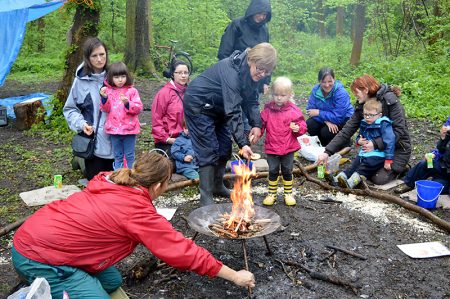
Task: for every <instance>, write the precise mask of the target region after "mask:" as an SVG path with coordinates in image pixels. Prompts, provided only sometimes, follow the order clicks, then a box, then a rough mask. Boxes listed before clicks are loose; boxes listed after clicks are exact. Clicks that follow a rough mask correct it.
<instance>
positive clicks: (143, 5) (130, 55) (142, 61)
mask: <svg viewBox="0 0 450 299" xmlns="http://www.w3.org/2000/svg"><path fill="white" fill-rule="evenodd" d="M149 14H150V9H149V0H128V1H127V9H126V17H127V21H126V32H127V38H126V48H125V63H126V64H127V66H128V68H129V69H130V70H131V71H132V72H136V71H139V72H140V73H147V74H148V73H150V74H153V73H155V66H154V65H153V61H152V60H151V58H150V24H149Z"/></svg>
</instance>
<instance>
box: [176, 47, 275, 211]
mask: <svg viewBox="0 0 450 299" xmlns="http://www.w3.org/2000/svg"><path fill="white" fill-rule="evenodd" d="M276 61H277V52H276V50H275V48H274V47H273V46H272V45H271V44H269V43H261V44H258V45H256V46H255V47H253V48H250V49H247V50H245V51H243V52H239V51H236V52H235V53H233V55H231V56H230V57H228V58H225V59H223V60H220V61H219V62H218V63H216V64H215V65H213V66H212V67H210V68H209V69H207V70H206V71H204V72H203V73H202V74H200V75H199V76H198V77H197V78H195V79H194V80H193V81H192V82H191V83H190V84H189V86H188V88H187V90H186V93H185V95H184V101H183V107H184V114H185V120H186V124H187V126H188V128H189V132H190V135H191V139H192V146H193V148H194V152H195V154H196V157H197V161H198V165H199V175H200V205H202V206H204V205H208V204H212V203H213V198H212V196H213V194H214V195H220V196H229V193H230V191H229V190H228V189H227V188H225V186H224V185H223V175H224V172H225V165H226V163H227V161H228V159H229V158H230V156H231V146H232V139H231V137H233V139H234V140H235V142H236V143H237V145H238V147H239V148H240V149H241V151H242V154H243V155H244V157H246V158H250V156H251V155H252V154H253V152H252V150H251V148H250V141H251V142H252V143H253V144H254V143H256V142H257V141H258V139H259V138H260V137H261V127H262V122H261V117H260V111H259V102H258V100H259V93H258V82H259V81H260V80H262V79H264V78H265V77H267V76H269V75H270V74H271V73H272V70H273V69H274V68H275V65H276ZM243 112H244V113H245V114H246V115H247V117H248V119H249V123H250V126H251V128H252V129H251V131H250V134H249V135H248V136H245V134H244V124H243V121H242V113H243Z"/></svg>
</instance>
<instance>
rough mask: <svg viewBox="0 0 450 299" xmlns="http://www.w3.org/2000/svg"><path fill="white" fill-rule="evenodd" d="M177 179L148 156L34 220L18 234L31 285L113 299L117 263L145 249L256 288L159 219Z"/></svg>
mask: <svg viewBox="0 0 450 299" xmlns="http://www.w3.org/2000/svg"><path fill="white" fill-rule="evenodd" d="M171 174H172V166H171V162H170V160H169V159H167V158H166V157H164V156H163V155H160V154H157V153H154V152H153V153H144V154H142V155H140V157H138V159H137V160H136V161H135V163H134V165H133V168H132V169H128V168H122V169H118V170H116V171H115V172H102V173H100V174H98V175H97V176H96V177H94V178H93V179H92V180H91V181H90V182H89V184H88V186H87V187H86V189H84V190H83V191H81V192H77V193H74V194H73V195H71V196H69V197H68V198H67V199H65V200H58V201H54V202H52V203H50V204H48V205H46V206H45V207H43V208H41V209H40V210H38V211H37V212H36V213H34V214H33V215H32V216H31V217H30V218H29V219H28V220H26V221H25V223H24V224H23V225H22V226H21V227H20V228H19V229H18V230H17V232H16V234H15V235H14V240H13V243H14V244H13V248H12V261H13V265H14V268H15V269H16V270H17V272H18V273H19V274H20V275H21V277H23V278H25V279H26V280H27V282H28V283H31V282H32V281H33V280H34V278H36V277H44V278H45V279H46V280H47V281H48V282H49V284H50V287H51V292H52V297H53V298H62V296H63V292H64V291H66V292H67V293H68V295H69V297H70V298H71V299H77V298H110V297H109V295H108V294H109V293H112V292H114V291H115V290H116V289H118V288H119V287H120V285H121V284H122V276H121V274H120V273H119V271H118V270H117V269H116V268H115V267H114V264H115V263H117V262H118V261H120V260H122V259H123V258H125V257H126V256H128V255H129V254H131V253H132V252H133V251H134V249H135V247H136V246H137V245H138V244H139V243H141V244H143V245H144V246H145V247H147V249H148V250H149V251H151V252H152V253H153V254H154V255H155V256H156V257H158V258H159V259H161V260H162V261H164V262H166V263H167V264H168V265H170V266H172V267H175V268H177V269H181V270H190V271H193V272H195V273H197V274H200V275H208V276H209V277H216V276H217V277H221V278H224V279H226V280H229V281H232V282H234V283H235V284H236V285H239V286H242V287H254V286H255V279H254V276H253V274H252V273H250V272H248V271H246V270H240V271H235V270H232V269H231V268H229V267H227V266H226V265H224V264H222V263H221V262H220V261H218V260H217V259H215V258H214V257H213V256H212V255H211V253H209V252H208V251H207V250H206V249H204V248H202V247H199V246H197V245H196V244H195V243H194V242H193V241H192V240H190V239H187V238H185V237H184V236H183V235H182V234H181V233H180V232H178V231H176V230H175V229H174V228H173V227H172V225H171V224H170V223H169V222H168V221H167V220H166V219H165V218H164V217H163V216H161V215H160V214H158V213H157V212H156V208H155V207H154V205H153V201H154V200H155V199H156V198H157V197H158V196H159V195H160V194H162V193H163V192H164V191H165V190H166V188H167V185H168V182H169V179H170V176H171Z"/></svg>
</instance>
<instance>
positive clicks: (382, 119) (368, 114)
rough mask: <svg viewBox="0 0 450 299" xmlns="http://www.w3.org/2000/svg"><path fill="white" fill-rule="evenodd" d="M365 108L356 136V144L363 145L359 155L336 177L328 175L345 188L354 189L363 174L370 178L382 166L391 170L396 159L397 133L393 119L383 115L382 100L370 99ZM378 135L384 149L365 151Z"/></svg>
mask: <svg viewBox="0 0 450 299" xmlns="http://www.w3.org/2000/svg"><path fill="white" fill-rule="evenodd" d="M363 109H364V110H363V111H364V112H363V113H364V119H363V120H362V121H361V124H360V127H359V136H358V138H356V144H357V145H358V146H361V149H360V151H359V154H358V157H356V158H355V160H353V163H352V165H351V167H350V168H349V169H347V170H345V171H342V172H340V173H339V174H338V175H337V176H336V177H332V175H328V178H329V179H330V180H331V181H332V182H334V183H336V182H337V183H338V184H339V185H340V186H341V187H343V188H350V189H353V188H354V187H356V186H357V185H358V184H359V183H360V182H361V175H363V176H365V177H366V178H370V177H371V176H373V175H374V174H375V173H376V172H377V171H378V170H379V169H380V168H381V167H384V168H385V169H386V170H390V169H391V164H392V162H393V159H394V149H395V135H394V131H393V129H392V121H391V120H390V119H389V118H387V117H386V116H382V109H383V108H382V104H381V102H379V101H377V100H369V101H367V102H366V103H365V104H364V107H363ZM378 137H381V138H382V140H383V143H384V151H380V150H378V149H374V150H372V151H369V152H367V151H365V150H364V145H365V144H366V143H367V142H369V141H370V140H373V139H375V138H378ZM330 176H331V178H330Z"/></svg>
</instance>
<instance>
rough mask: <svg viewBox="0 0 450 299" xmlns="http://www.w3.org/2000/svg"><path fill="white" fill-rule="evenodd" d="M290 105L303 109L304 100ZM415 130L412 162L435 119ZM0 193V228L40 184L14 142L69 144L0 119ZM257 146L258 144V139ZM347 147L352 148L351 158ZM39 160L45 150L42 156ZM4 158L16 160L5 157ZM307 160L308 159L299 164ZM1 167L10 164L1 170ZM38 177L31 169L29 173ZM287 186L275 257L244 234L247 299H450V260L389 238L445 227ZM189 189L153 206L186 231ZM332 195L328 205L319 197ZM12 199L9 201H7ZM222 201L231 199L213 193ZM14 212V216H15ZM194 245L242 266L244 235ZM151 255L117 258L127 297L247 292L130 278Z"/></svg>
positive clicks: (186, 276)
mask: <svg viewBox="0 0 450 299" xmlns="http://www.w3.org/2000/svg"><path fill="white" fill-rule="evenodd" d="M136 86H137V89H138V90H139V91H140V93H141V97H142V99H143V100H144V107H145V111H144V112H143V115H142V116H141V122H145V123H147V124H150V121H151V120H150V111H149V109H150V106H151V99H152V97H153V95H154V94H155V92H156V91H157V90H158V89H159V88H160V87H161V86H162V84H161V83H160V82H154V81H149V80H142V79H139V80H137V81H136ZM56 88H57V85H56V84H48V83H38V84H21V83H20V82H14V81H6V84H5V85H4V86H3V87H1V88H0V98H5V97H10V96H17V95H22V94H27V93H32V92H47V93H53V92H54V91H55V89H56ZM297 104H299V105H300V106H302V107H304V105H305V101H304V100H302V99H300V100H299V101H298V102H297ZM408 124H409V128H410V132H411V135H412V138H413V145H414V154H413V157H412V161H411V164H414V163H415V161H416V160H418V159H421V157H422V155H423V153H424V152H425V151H426V150H429V149H431V148H433V147H434V144H435V141H436V139H437V135H436V133H435V132H438V129H437V128H438V126H437V124H430V123H428V122H427V121H420V120H415V119H409V122H408ZM0 141H1V145H0V154H1V155H2V158H1V162H0V166H1V167H2V168H3V169H2V171H1V172H2V174H1V175H0V176H1V180H0V194H1V196H2V197H4V198H6V197H8V198H13V199H14V200H15V204H16V205H18V207H17V208H15V210H13V211H9V210H7V206H8V204H9V203H8V201H1V202H0V203H1V206H0V212H2V211H5V210H6V211H8V213H10V214H8V213H7V214H6V215H5V213H0V226H1V227H4V226H6V225H7V224H8V223H11V222H12V221H15V220H17V219H18V218H20V217H22V216H26V215H30V214H31V213H32V212H33V211H34V210H35V209H36V208H30V207H27V206H25V204H23V203H22V204H20V203H19V204H18V203H17V202H18V201H19V197H18V194H19V193H20V192H23V191H29V190H32V189H36V188H41V187H43V185H41V184H40V183H37V182H36V180H33V179H30V174H29V172H31V171H32V169H33V167H32V165H33V163H35V162H36V161H38V159H39V157H38V158H36V157H34V158H33V157H31V158H30V157H26V156H25V157H24V156H21V155H19V154H18V153H17V152H15V151H14V150H12V149H13V148H14V147H21V148H25V149H30V150H34V151H36V152H37V153H41V154H42V156H43V157H44V158H45V156H48V153H49V152H55V151H56V150H58V149H61V148H67V147H68V146H69V145H68V144H66V143H58V142H49V141H47V140H45V137H42V136H33V137H31V136H28V135H26V134H24V133H23V132H20V131H17V130H16V129H15V128H14V126H13V125H12V124H10V125H8V126H6V127H0ZM149 143H150V137H149V132H148V131H145V132H144V133H143V134H142V136H140V137H139V141H138V145H139V147H140V148H141V149H142V148H145V146H147V145H148V144H149ZM257 151H259V152H262V148H261V144H260V145H259V146H258V148H257ZM353 155H354V152H353V151H352V152H351V154H350V155H349V156H350V157H352V156H353ZM42 159H43V158H42ZM5 161H13V163H12V162H11V163H9V164H7V163H6V162H5ZM69 161H70V160H69V157H68V156H67V155H66V156H62V157H61V158H59V159H57V160H56V162H55V165H54V167H55V169H57V170H58V171H59V172H60V173H64V174H65V176H64V182H65V183H67V184H77V180H78V179H79V178H81V173H80V172H79V171H73V170H71V167H70V165H69ZM305 163H306V162H305ZM6 168H7V169H6ZM33 175H35V176H36V174H33ZM294 185H295V186H294V194H295V196H296V198H297V202H298V204H297V205H296V206H295V207H286V206H285V205H284V203H283V201H282V197H281V193H282V190H281V188H280V189H279V194H280V198H279V200H278V201H277V203H276V204H275V205H274V206H273V207H270V209H272V210H273V211H275V212H276V213H277V214H278V215H279V216H280V217H281V227H280V229H279V230H278V231H276V232H274V233H272V234H270V235H268V236H267V240H268V244H269V247H270V249H271V250H272V252H273V254H272V255H270V256H269V255H266V251H267V248H266V245H265V243H264V240H263V238H253V239H249V240H247V242H246V245H247V254H248V260H249V268H250V271H252V272H253V273H254V274H255V276H256V280H257V285H256V288H254V289H253V290H252V297H253V298H276V297H279V298H398V299H400V298H450V284H449V278H450V277H449V273H450V263H449V262H450V259H449V258H448V257H447V258H432V259H412V258H409V257H408V256H407V255H405V254H404V253H402V252H401V251H400V250H399V249H398V248H397V246H396V245H399V244H408V243H419V242H428V241H441V242H442V243H443V244H445V245H447V246H449V245H450V239H449V235H448V233H447V232H445V231H443V230H441V229H439V228H438V227H437V226H435V225H433V224H430V222H429V221H427V220H426V219H425V218H423V217H421V216H419V215H417V214H415V213H412V212H408V211H406V210H405V209H403V208H401V207H399V206H396V205H393V204H389V203H385V202H382V201H380V200H377V199H373V198H366V197H355V196H351V195H350V196H349V195H344V194H341V193H336V194H335V193H329V192H326V191H323V190H322V189H321V188H320V187H319V186H318V185H316V184H314V183H311V182H305V181H304V180H303V178H301V177H297V178H295V183H294ZM265 192H266V183H265V181H264V180H263V179H261V180H255V181H254V182H253V197H254V201H255V204H257V205H262V200H263V198H264V196H265ZM198 197H199V196H198V194H197V190H196V188H188V189H186V190H183V191H178V192H172V193H169V194H165V195H164V196H162V197H161V198H160V199H159V200H158V201H156V205H157V206H160V207H177V212H176V214H175V216H174V218H173V220H172V223H173V224H174V227H175V228H176V229H178V230H179V231H181V232H182V233H183V234H185V235H186V236H188V237H192V236H193V235H194V233H195V232H194V231H193V230H192V229H190V228H189V226H188V225H187V223H186V222H185V221H184V220H183V216H185V217H187V216H188V215H189V213H190V212H191V211H192V210H194V209H196V208H197V207H198ZM327 198H332V199H334V200H336V201H337V202H334V203H330V202H327V201H326V200H325V201H324V199H327ZM11 201H12V200H11ZM218 201H219V202H228V201H227V200H226V199H218ZM433 213H434V214H436V215H437V216H439V217H441V218H443V219H445V220H447V221H449V220H450V212H449V211H444V210H441V209H438V210H435V211H433ZM11 215H14V217H12V216H11ZM12 236H13V233H10V234H8V235H6V236H4V237H2V238H1V239H0V244H1V248H0V298H5V297H6V296H7V294H8V291H9V290H10V288H12V287H13V286H15V285H16V284H17V283H18V278H17V276H16V274H15V273H14V270H13V268H12V265H11V262H10V247H11V240H12ZM196 243H197V244H199V245H201V246H203V247H205V248H207V249H208V250H209V251H211V252H212V254H213V255H214V256H215V257H217V258H218V259H220V260H221V261H223V262H224V263H225V264H227V265H228V266H230V267H232V268H234V269H242V268H244V258H243V250H242V243H241V241H238V240H226V239H220V238H214V237H210V236H205V235H198V236H197V238H196ZM327 246H337V247H340V248H344V249H347V250H349V251H351V252H354V253H357V254H359V255H362V256H364V257H366V258H367V259H360V258H357V257H354V256H352V255H349V254H346V253H343V252H339V251H338V252H336V253H334V254H332V253H333V250H331V249H330V248H328V247H327ZM146 261H148V263H149V264H150V263H153V262H154V258H153V257H152V255H151V254H149V253H148V252H147V251H146V250H145V248H143V247H138V248H137V249H136V251H135V252H134V253H133V254H132V255H130V256H129V257H127V258H126V259H124V260H123V261H122V262H120V263H119V264H118V268H119V269H120V271H121V273H122V274H123V276H124V281H125V283H124V285H123V288H124V290H125V291H126V292H127V293H128V295H129V296H130V298H244V297H246V296H247V295H248V293H247V290H246V289H242V288H239V287H236V286H234V285H233V284H231V283H228V282H226V281H224V280H222V279H219V278H217V279H208V278H205V277H200V276H198V275H196V274H193V273H190V272H182V271H176V272H174V275H172V277H171V278H170V279H165V280H163V281H162V282H161V281H158V280H161V279H162V278H165V274H167V272H168V271H169V270H168V269H162V270H154V271H151V272H150V274H149V275H148V276H147V277H146V278H144V279H143V280H141V281H133V280H130V279H128V276H129V273H130V272H131V269H133V268H134V267H135V266H136V265H137V264H142V263H146ZM286 261H287V262H294V263H297V264H301V265H303V266H306V267H307V268H309V269H310V270H312V271H313V272H316V273H313V272H311V274H312V275H310V274H308V273H306V272H305V270H302V269H301V268H299V267H296V266H289V265H287V264H286ZM317 272H318V273H321V274H326V275H329V276H335V277H338V278H340V279H341V280H343V281H346V282H348V283H349V284H351V285H352V286H354V289H355V291H356V293H355V292H354V291H353V290H352V289H351V288H349V287H344V286H341V285H336V284H332V283H329V282H325V281H322V280H319V279H316V278H313V277H312V276H315V277H317V276H319V274H317Z"/></svg>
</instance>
